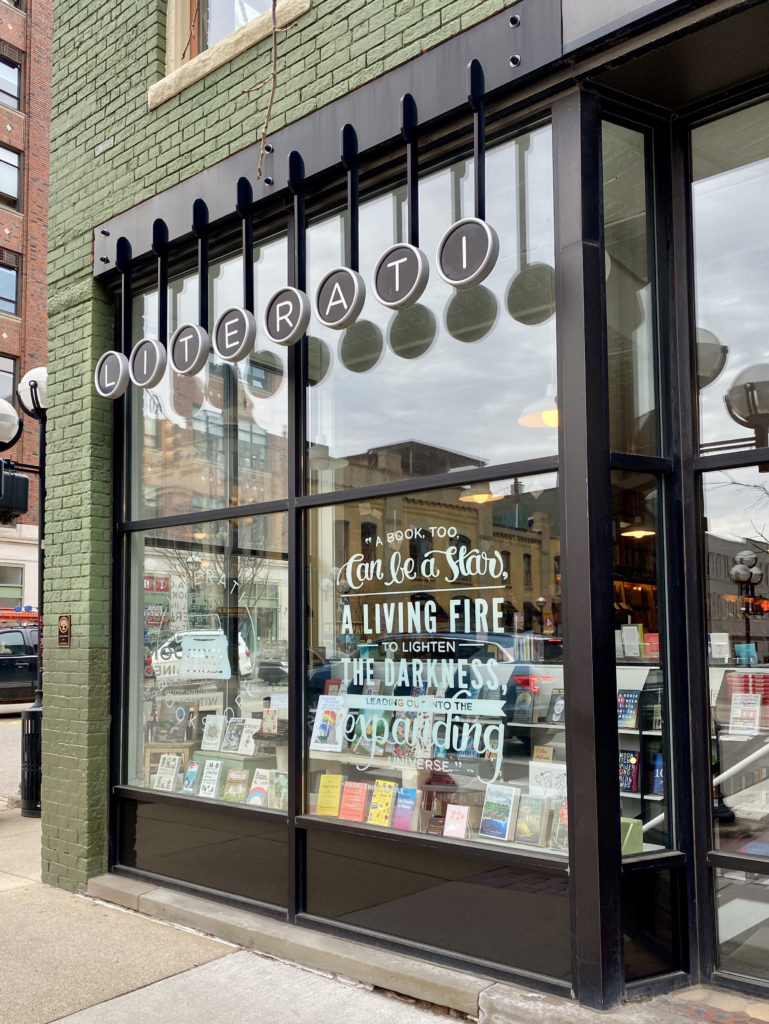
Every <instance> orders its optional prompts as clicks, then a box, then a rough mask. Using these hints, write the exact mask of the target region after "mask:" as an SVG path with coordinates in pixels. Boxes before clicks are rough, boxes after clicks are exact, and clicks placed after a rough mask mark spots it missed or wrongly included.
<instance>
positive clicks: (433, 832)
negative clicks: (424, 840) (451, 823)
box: [427, 814, 446, 836]
mask: <svg viewBox="0 0 769 1024" xmlns="http://www.w3.org/2000/svg"><path fill="white" fill-rule="evenodd" d="M445 827H446V815H445V814H432V815H430V820H429V822H428V823H427V834H428V836H442V835H443V829H444V828H445Z"/></svg>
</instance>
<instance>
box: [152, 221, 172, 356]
mask: <svg viewBox="0 0 769 1024" xmlns="http://www.w3.org/2000/svg"><path fill="white" fill-rule="evenodd" d="M152 251H153V252H154V253H155V255H156V256H157V258H158V341H159V342H160V343H161V345H166V344H167V343H168V227H167V225H166V222H165V221H164V220H161V219H160V218H158V219H157V220H156V221H155V223H154V224H153V225H152Z"/></svg>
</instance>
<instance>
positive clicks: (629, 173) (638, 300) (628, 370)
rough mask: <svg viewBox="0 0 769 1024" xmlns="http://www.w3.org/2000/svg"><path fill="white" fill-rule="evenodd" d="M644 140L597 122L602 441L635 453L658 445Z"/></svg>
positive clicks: (650, 452)
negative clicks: (606, 427)
mask: <svg viewBox="0 0 769 1024" xmlns="http://www.w3.org/2000/svg"><path fill="white" fill-rule="evenodd" d="M646 146H647V140H646V136H644V135H642V134H641V133H640V132H637V131H632V130H631V129H630V128H624V127H621V126H620V125H616V124H610V123H609V122H604V125H603V134H602V148H603V216H604V260H605V264H606V267H605V274H606V331H607V343H608V353H609V356H608V358H609V417H610V444H611V448H612V450H613V451H618V452H632V453H634V454H639V455H653V454H656V453H657V450H658V445H659V441H658V423H657V396H656V388H655V380H656V374H655V365H654V362H655V361H654V290H653V287H652V281H653V273H652V270H653V265H654V264H653V259H652V256H653V245H652V239H651V230H650V227H649V213H648V206H647V194H648V183H647V175H646Z"/></svg>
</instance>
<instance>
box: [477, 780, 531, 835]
mask: <svg viewBox="0 0 769 1024" xmlns="http://www.w3.org/2000/svg"><path fill="white" fill-rule="evenodd" d="M520 795H521V791H520V789H518V787H517V786H506V785H504V784H503V783H494V782H490V783H489V784H488V785H487V786H486V799H485V800H484V801H483V811H482V812H481V825H480V828H479V829H478V832H479V834H480V835H482V836H488V837H489V838H490V839H508V838H509V836H510V821H511V819H512V818H513V816H514V814H515V812H516V810H517V808H518V801H519V799H520Z"/></svg>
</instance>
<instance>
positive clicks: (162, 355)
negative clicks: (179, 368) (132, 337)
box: [128, 338, 167, 388]
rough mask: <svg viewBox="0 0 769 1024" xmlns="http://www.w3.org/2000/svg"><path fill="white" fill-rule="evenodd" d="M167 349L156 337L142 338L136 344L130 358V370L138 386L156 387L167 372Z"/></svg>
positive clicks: (132, 378)
mask: <svg viewBox="0 0 769 1024" xmlns="http://www.w3.org/2000/svg"><path fill="white" fill-rule="evenodd" d="M166 362H167V356H166V350H165V349H164V348H163V346H162V345H161V344H160V342H159V341H156V340H155V339H154V338H142V340H141V341H140V342H138V343H137V344H136V345H134V348H133V351H132V352H131V356H130V358H129V360H128V372H129V373H130V374H131V380H132V381H133V382H134V384H135V385H136V386H137V388H154V387H155V385H156V384H159V383H160V382H161V380H162V379H163V374H164V373H165V372H166Z"/></svg>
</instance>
